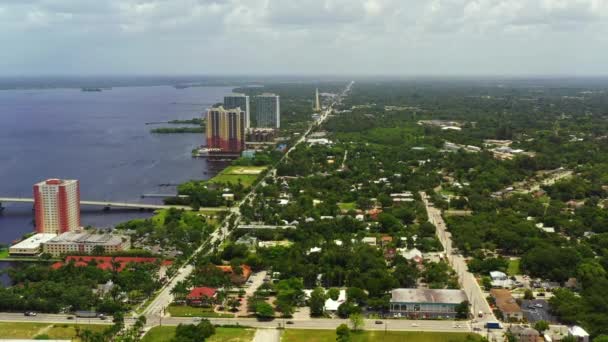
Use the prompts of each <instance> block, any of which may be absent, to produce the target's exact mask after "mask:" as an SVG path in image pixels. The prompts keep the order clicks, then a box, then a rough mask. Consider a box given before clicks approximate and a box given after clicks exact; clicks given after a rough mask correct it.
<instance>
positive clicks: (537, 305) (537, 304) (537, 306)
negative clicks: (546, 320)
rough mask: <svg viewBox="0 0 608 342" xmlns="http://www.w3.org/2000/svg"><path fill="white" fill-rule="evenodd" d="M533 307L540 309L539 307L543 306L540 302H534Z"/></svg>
mask: <svg viewBox="0 0 608 342" xmlns="http://www.w3.org/2000/svg"><path fill="white" fill-rule="evenodd" d="M534 307H535V308H539V309H540V308H542V307H543V305H542V304H540V303H536V304H534Z"/></svg>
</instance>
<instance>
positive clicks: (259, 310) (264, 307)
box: [255, 302, 274, 319]
mask: <svg viewBox="0 0 608 342" xmlns="http://www.w3.org/2000/svg"><path fill="white" fill-rule="evenodd" d="M255 314H256V316H257V317H258V318H259V319H270V318H273V317H274V309H273V308H272V305H270V304H268V303H266V302H259V303H257V304H256V305H255Z"/></svg>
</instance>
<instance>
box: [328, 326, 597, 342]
mask: <svg viewBox="0 0 608 342" xmlns="http://www.w3.org/2000/svg"><path fill="white" fill-rule="evenodd" d="M336 342H350V329H349V328H348V325H346V324H340V325H339V326H338V327H337V328H336ZM594 342H595V341H594Z"/></svg>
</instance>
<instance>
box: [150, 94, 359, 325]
mask: <svg viewBox="0 0 608 342" xmlns="http://www.w3.org/2000/svg"><path fill="white" fill-rule="evenodd" d="M353 84H354V82H351V83H349V84H348V86H347V87H346V89H345V90H344V91H343V92H342V95H341V96H345V95H346V94H348V92H349V91H350V89H351V87H352V85H353ZM335 104H336V102H334V103H332V104H331V105H330V106H329V107H328V108H327V109H326V110H325V111H324V112H323V114H322V115H321V116H320V117H319V119H318V120H317V121H314V122H312V123H311V124H310V126H309V127H308V129H307V130H306V132H305V133H304V134H302V136H301V137H300V139H298V140H297V141H296V143H295V144H294V145H293V146H292V147H291V148H289V150H287V152H286V153H285V154H284V155H283V156H282V157H281V159H280V160H279V162H278V163H277V165H278V164H280V163H282V162H283V161H284V160H285V158H288V156H289V154H290V153H291V151H293V150H294V149H295V148H296V147H297V146H298V145H299V144H301V143H303V142H305V141H306V138H307V137H308V135H310V133H311V132H312V131H313V129H314V128H315V127H317V126H318V125H320V124H322V123H323V122H325V120H327V117H328V116H329V114H330V113H331V112H332V110H333V106H334V105H335ZM268 175H270V177H276V165H275V166H274V167H272V168H271V169H269V171H268ZM262 183H263V182H262V181H261V182H258V183H256V185H254V186H253V187H252V188H251V190H250V191H249V193H248V194H247V195H246V196H245V197H244V198H243V199H242V200H241V201H240V202H239V203H237V204H235V205H234V206H232V207H231V208H230V214H229V215H228V216H227V217H226V218H225V219H224V221H223V222H222V223H221V224H220V226H219V228H218V229H216V230H215V231H214V232H213V233H212V234H211V236H210V237H209V239H208V240H207V241H206V242H205V243H203V244H202V245H201V246H199V248H197V249H196V251H194V253H193V254H192V255H191V256H190V257H189V258H188V260H186V262H185V263H184V265H183V266H182V267H181V268H180V269H179V270H178V271H177V273H176V275H175V276H174V277H173V278H172V279H170V280H169V281H168V282H167V284H165V285H164V286H163V288H161V290H160V292H159V294H158V295H157V296H156V297H155V298H154V300H153V301H152V302H151V303H150V304H149V305H148V306H147V307H146V308H145V309H144V310H143V314H144V315H145V316H146V319H147V325H148V326H154V325H157V324H160V322H161V320H165V319H167V318H163V317H164V314H165V313H164V308H166V307H167V306H168V305H169V304H170V303H171V302H172V301H173V295H171V290H172V289H173V288H174V287H175V285H176V284H177V283H178V282H179V281H181V280H184V279H186V278H187V277H188V276H189V275H190V273H192V271H193V269H194V268H193V267H192V266H191V265H190V263H191V261H192V260H193V259H194V258H195V257H196V256H197V255H199V254H201V253H203V252H204V253H209V252H211V251H212V248H209V247H211V246H214V245H215V244H216V243H217V242H221V241H223V240H224V239H225V238H226V237H228V235H229V226H230V224H229V222H230V221H231V220H234V225H235V226H238V224H239V222H240V220H241V212H240V208H241V206H242V205H243V204H244V203H247V201H249V199H251V198H253V197H254V196H255V193H256V190H257V189H258V187H259V186H260V184H262ZM171 319H176V318H171Z"/></svg>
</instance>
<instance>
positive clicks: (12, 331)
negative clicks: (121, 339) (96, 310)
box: [0, 323, 110, 341]
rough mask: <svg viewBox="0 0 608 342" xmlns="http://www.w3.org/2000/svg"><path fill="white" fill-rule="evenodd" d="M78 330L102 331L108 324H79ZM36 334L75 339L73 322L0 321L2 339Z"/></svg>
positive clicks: (27, 337) (22, 337)
mask: <svg viewBox="0 0 608 342" xmlns="http://www.w3.org/2000/svg"><path fill="white" fill-rule="evenodd" d="M78 326H79V328H80V330H85V329H88V330H92V331H103V330H105V329H107V328H108V327H110V326H109V325H95V324H80V325H78ZM38 335H47V336H48V337H49V338H52V339H74V341H79V339H76V338H75V337H76V328H75V325H74V324H48V323H0V338H4V339H32V338H35V337H36V336H38Z"/></svg>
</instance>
